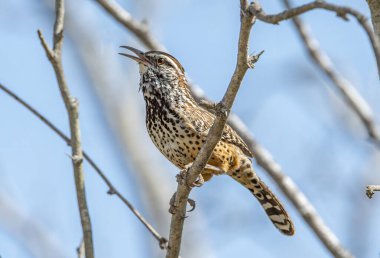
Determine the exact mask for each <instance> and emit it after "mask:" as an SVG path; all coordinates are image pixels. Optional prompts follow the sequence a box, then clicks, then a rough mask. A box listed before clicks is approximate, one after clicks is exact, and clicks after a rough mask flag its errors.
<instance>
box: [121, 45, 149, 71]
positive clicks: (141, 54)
mask: <svg viewBox="0 0 380 258" xmlns="http://www.w3.org/2000/svg"><path fill="white" fill-rule="evenodd" d="M120 47H121V48H126V49H128V50H130V51H132V52H133V53H135V54H136V55H137V56H132V55H128V54H125V53H119V55H122V56H126V57H129V58H131V59H133V60H135V61H136V62H138V63H140V64H143V65H146V66H150V65H152V63H151V62H150V61H149V59H148V58H147V57H146V56H145V53H144V52H142V51H140V50H138V49H136V48H133V47H129V46H120Z"/></svg>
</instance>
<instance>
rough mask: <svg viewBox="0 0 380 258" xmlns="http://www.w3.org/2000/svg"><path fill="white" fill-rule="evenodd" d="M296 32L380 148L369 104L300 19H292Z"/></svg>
mask: <svg viewBox="0 0 380 258" xmlns="http://www.w3.org/2000/svg"><path fill="white" fill-rule="evenodd" d="M284 4H285V6H286V7H287V8H291V5H290V1H288V0H284ZM292 21H293V23H294V25H295V27H296V30H297V32H298V34H299V36H300V37H301V39H302V41H303V43H304V44H303V45H304V46H305V47H306V50H307V51H308V53H309V55H310V57H311V58H312V60H313V61H314V62H315V64H316V65H317V67H318V68H319V69H320V70H321V71H322V72H323V73H325V74H326V75H327V77H328V78H329V79H330V80H331V82H332V86H334V87H336V88H337V90H338V91H339V92H340V93H341V95H342V97H343V98H344V100H345V101H346V103H347V105H348V106H349V107H350V108H351V109H352V110H353V111H354V112H355V114H356V115H357V116H358V118H359V119H360V121H361V122H362V123H363V125H364V127H365V129H366V130H367V134H368V136H369V137H370V139H371V140H372V141H371V142H372V143H374V145H375V146H376V147H377V148H380V132H379V130H378V128H377V126H376V123H375V121H374V117H373V112H372V110H371V107H370V106H369V105H368V104H367V102H366V101H365V100H364V99H363V98H362V97H361V96H360V94H359V93H358V92H357V91H356V89H355V87H354V86H353V85H352V84H351V83H350V82H349V81H348V80H347V79H346V78H344V77H343V76H342V75H341V74H339V72H337V71H336V69H335V68H334V66H333V64H332V61H331V59H330V57H329V56H328V55H327V54H326V53H325V52H323V50H322V49H320V48H319V44H318V41H317V40H316V39H315V38H313V36H312V35H311V33H310V31H309V29H308V27H307V25H306V24H304V23H303V22H302V19H301V18H299V17H293V19H292Z"/></svg>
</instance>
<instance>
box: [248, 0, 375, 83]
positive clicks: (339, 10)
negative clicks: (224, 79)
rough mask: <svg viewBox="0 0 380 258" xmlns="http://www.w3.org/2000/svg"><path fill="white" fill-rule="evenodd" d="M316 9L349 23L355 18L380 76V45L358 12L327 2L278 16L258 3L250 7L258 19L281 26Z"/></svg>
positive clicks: (311, 4) (365, 18)
mask: <svg viewBox="0 0 380 258" xmlns="http://www.w3.org/2000/svg"><path fill="white" fill-rule="evenodd" d="M315 9H323V10H327V11H331V12H335V13H336V15H337V16H338V17H340V18H342V19H343V20H345V21H348V15H350V16H352V17H354V18H355V19H356V20H357V21H358V23H359V24H360V25H361V26H362V28H363V29H364V31H365V32H366V34H367V36H368V38H369V40H370V42H371V45H372V49H373V52H374V54H375V58H376V63H377V70H378V74H379V76H380V43H379V42H378V41H377V40H376V36H375V34H374V32H373V30H372V27H371V25H370V24H369V22H368V19H367V17H365V16H364V15H363V14H361V13H360V12H358V11H357V10H355V9H353V8H350V7H346V6H338V5H334V4H330V3H327V2H325V1H321V0H317V1H314V2H311V3H308V4H304V5H301V6H299V7H294V8H291V9H288V10H285V11H283V12H280V13H278V14H272V15H269V14H266V13H265V12H264V10H263V9H262V8H261V5H260V4H259V3H258V1H256V2H255V3H254V4H253V5H251V7H250V11H251V12H252V13H253V14H254V15H256V16H257V19H258V20H260V21H263V22H266V23H271V24H279V22H281V21H284V20H288V19H292V18H294V17H296V16H298V15H301V14H303V13H306V12H309V11H311V10H315Z"/></svg>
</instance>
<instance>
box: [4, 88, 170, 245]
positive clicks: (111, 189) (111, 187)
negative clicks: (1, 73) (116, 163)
mask: <svg viewBox="0 0 380 258" xmlns="http://www.w3.org/2000/svg"><path fill="white" fill-rule="evenodd" d="M0 89H1V90H3V91H4V92H5V93H7V94H8V95H9V96H11V97H12V98H14V99H15V100H16V101H17V102H18V103H20V104H21V105H22V106H24V107H25V108H26V109H27V110H29V111H30V112H31V113H32V114H33V115H35V116H36V117H38V118H39V119H40V120H41V121H42V122H43V123H44V124H45V125H47V126H48V127H49V128H50V129H51V130H52V131H54V132H55V133H56V134H57V135H58V136H59V137H60V138H61V139H62V140H64V141H65V142H66V143H67V145H69V146H71V143H70V138H69V137H68V136H66V135H65V134H64V133H63V132H62V131H61V130H59V129H58V128H57V127H56V126H55V125H54V124H53V123H52V122H50V121H49V120H48V119H47V118H46V117H44V116H43V115H42V114H41V113H40V112H38V111H37V110H36V109H35V108H33V107H32V106H31V105H29V104H28V103H27V102H26V101H24V100H23V99H21V98H20V97H19V96H17V95H16V94H15V93H14V92H12V91H11V90H9V89H8V88H6V87H5V86H4V85H2V84H1V83H0ZM83 157H84V159H85V160H87V162H88V163H89V164H90V166H91V167H93V169H94V170H95V171H96V173H97V174H98V175H99V176H100V177H101V178H102V179H103V181H104V182H105V183H106V185H107V186H108V188H109V190H108V194H111V195H112V194H114V195H116V196H117V197H118V198H119V199H120V200H121V201H122V202H124V204H125V205H127V207H128V208H129V209H130V210H131V211H132V212H133V214H135V216H136V217H137V218H138V219H139V220H140V221H141V222H142V223H143V224H144V226H145V227H146V228H147V229H148V230H149V232H150V233H152V235H153V236H154V238H156V239H157V240H158V242H159V244H160V247H161V246H163V247H164V246H165V243H167V240H166V239H165V238H164V237H162V236H161V235H160V234H159V233H158V232H157V231H156V230H155V229H154V228H153V226H152V225H150V224H149V223H148V222H147V220H146V219H145V218H144V217H143V216H142V215H141V214H140V212H139V211H138V210H136V209H135V207H134V206H133V205H132V204H131V203H130V202H129V201H128V200H127V199H126V198H125V197H124V196H123V195H122V194H121V193H120V192H119V191H118V190H117V189H116V188H115V186H114V185H113V184H112V183H111V181H110V180H109V179H108V178H107V177H106V175H105V174H104V172H103V171H102V170H101V169H100V168H99V166H98V165H97V164H96V163H95V161H94V160H93V159H92V158H91V157H90V156H89V155H88V154H87V153H86V152H85V151H83Z"/></svg>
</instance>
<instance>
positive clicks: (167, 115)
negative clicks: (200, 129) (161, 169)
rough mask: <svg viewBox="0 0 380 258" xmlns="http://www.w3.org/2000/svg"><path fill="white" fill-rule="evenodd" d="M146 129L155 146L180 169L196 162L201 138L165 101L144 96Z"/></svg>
mask: <svg viewBox="0 0 380 258" xmlns="http://www.w3.org/2000/svg"><path fill="white" fill-rule="evenodd" d="M144 98H145V102H146V127H147V130H148V133H149V136H150V138H151V139H152V141H153V143H154V145H155V146H156V147H157V148H158V149H159V150H160V151H161V153H162V154H163V155H165V157H166V158H167V159H169V160H170V161H171V162H172V163H173V164H174V165H176V166H177V167H179V168H184V166H185V165H187V164H189V163H191V162H193V161H194V159H195V157H196V155H197V154H198V151H199V150H200V148H201V144H202V143H201V139H200V136H198V135H196V134H195V133H194V132H192V131H191V129H190V128H186V127H185V125H184V123H183V121H182V120H181V115H180V114H179V113H178V112H176V111H175V110H172V109H171V108H170V105H169V104H168V103H165V100H164V99H160V98H157V97H153V96H144Z"/></svg>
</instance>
